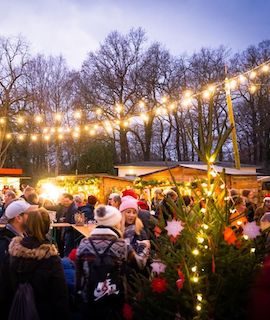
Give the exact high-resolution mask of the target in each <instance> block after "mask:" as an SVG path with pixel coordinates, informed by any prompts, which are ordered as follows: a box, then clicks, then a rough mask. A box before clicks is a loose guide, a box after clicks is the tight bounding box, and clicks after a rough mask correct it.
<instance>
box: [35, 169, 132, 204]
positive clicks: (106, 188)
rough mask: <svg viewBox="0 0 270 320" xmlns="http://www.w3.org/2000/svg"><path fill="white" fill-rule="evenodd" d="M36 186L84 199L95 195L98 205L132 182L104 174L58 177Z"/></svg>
mask: <svg viewBox="0 0 270 320" xmlns="http://www.w3.org/2000/svg"><path fill="white" fill-rule="evenodd" d="M37 186H38V187H39V188H40V189H41V193H42V192H43V191H42V188H43V187H44V186H48V187H49V188H52V187H54V188H57V190H58V191H59V192H60V193H64V192H68V193H71V194H73V195H74V194H82V195H83V196H84V198H87V197H88V196H89V195H95V196H96V197H97V198H98V200H99V203H105V202H106V201H107V198H108V196H109V194H110V193H112V192H118V193H120V192H121V191H122V190H125V189H127V188H132V186H133V180H131V179H127V178H121V177H117V176H112V175H106V174H101V173H97V174H85V175H60V176H57V177H51V178H46V179H42V180H40V181H39V182H38V184H37Z"/></svg>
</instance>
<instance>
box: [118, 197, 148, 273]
mask: <svg viewBox="0 0 270 320" xmlns="http://www.w3.org/2000/svg"><path fill="white" fill-rule="evenodd" d="M119 210H120V211H121V214H122V231H123V237H124V239H125V240H126V242H127V244H128V245H129V251H130V252H129V254H131V255H132V256H133V257H134V260H133V261H132V262H129V265H130V266H132V267H134V268H135V269H136V270H140V269H143V268H144V267H145V266H146V263H147V260H148V257H149V249H150V241H149V240H148V236H147V233H146V231H145V230H144V226H143V223H142V221H141V219H140V218H139V217H138V210H139V209H138V204H137V201H136V200H135V199H132V198H129V197H123V198H122V203H121V205H120V208H119ZM134 262H135V264H134Z"/></svg>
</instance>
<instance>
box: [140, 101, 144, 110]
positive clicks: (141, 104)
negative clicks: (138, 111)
mask: <svg viewBox="0 0 270 320" xmlns="http://www.w3.org/2000/svg"><path fill="white" fill-rule="evenodd" d="M139 106H140V107H141V108H144V107H145V103H144V101H142V100H141V101H140V102H139Z"/></svg>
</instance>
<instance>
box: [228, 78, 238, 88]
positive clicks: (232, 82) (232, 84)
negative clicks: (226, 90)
mask: <svg viewBox="0 0 270 320" xmlns="http://www.w3.org/2000/svg"><path fill="white" fill-rule="evenodd" d="M229 85H230V89H231V90H234V89H235V88H236V87H237V81H236V80H235V79H233V80H231V81H230V82H229Z"/></svg>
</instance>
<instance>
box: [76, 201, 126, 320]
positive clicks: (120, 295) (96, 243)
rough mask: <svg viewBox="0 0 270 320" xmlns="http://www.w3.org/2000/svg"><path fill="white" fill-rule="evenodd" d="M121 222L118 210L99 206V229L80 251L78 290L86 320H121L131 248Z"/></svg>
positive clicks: (97, 217)
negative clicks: (127, 243) (123, 237)
mask: <svg viewBox="0 0 270 320" xmlns="http://www.w3.org/2000/svg"><path fill="white" fill-rule="evenodd" d="M121 219H122V215H121V213H120V211H119V210H118V209H117V208H115V207H113V206H109V205H100V206H98V207H97V208H96V209H95V220H96V221H97V226H96V228H95V229H94V230H93V231H92V232H91V234H90V237H89V238H85V239H83V240H82V241H81V243H80V245H79V247H78V249H77V259H76V291H77V293H78V294H79V296H80V297H81V298H82V300H83V304H82V305H83V308H82V309H83V310H82V316H83V319H90V318H91V319H93V320H95V319H108V320H109V319H122V317H121V314H122V308H123V305H124V302H125V290H124V268H125V262H126V260H127V253H128V249H127V245H126V243H125V241H124V239H122V234H121V231H120V229H121Z"/></svg>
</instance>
